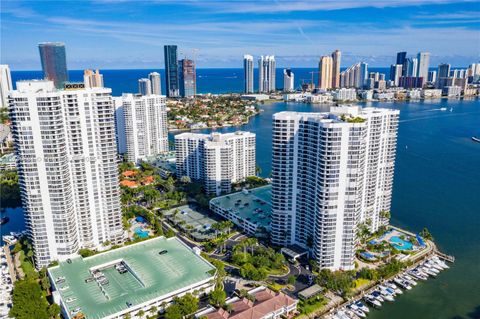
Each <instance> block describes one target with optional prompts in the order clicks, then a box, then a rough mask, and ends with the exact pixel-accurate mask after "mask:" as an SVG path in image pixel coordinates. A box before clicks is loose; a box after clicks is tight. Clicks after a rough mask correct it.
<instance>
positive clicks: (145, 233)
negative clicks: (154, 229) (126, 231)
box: [135, 227, 148, 238]
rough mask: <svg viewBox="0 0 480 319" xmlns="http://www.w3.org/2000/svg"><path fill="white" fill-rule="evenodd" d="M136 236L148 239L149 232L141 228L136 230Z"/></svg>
mask: <svg viewBox="0 0 480 319" xmlns="http://www.w3.org/2000/svg"><path fill="white" fill-rule="evenodd" d="M135 234H136V235H137V236H138V237H140V238H148V231H146V230H143V229H142V228H141V227H137V228H135Z"/></svg>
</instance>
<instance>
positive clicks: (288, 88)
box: [283, 69, 295, 92]
mask: <svg viewBox="0 0 480 319" xmlns="http://www.w3.org/2000/svg"><path fill="white" fill-rule="evenodd" d="M294 90H295V75H294V74H293V72H292V70H291V69H284V70H283V91H284V92H292V91H294Z"/></svg>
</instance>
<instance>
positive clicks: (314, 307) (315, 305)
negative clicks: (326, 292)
mask: <svg viewBox="0 0 480 319" xmlns="http://www.w3.org/2000/svg"><path fill="white" fill-rule="evenodd" d="M327 303H328V301H327V299H326V298H323V297H320V300H316V301H314V302H311V301H310V302H307V301H301V302H300V305H299V310H300V312H301V313H302V314H305V315H308V314H312V313H315V312H318V311H320V310H321V309H322V308H323V307H324V306H325V305H326V304H327Z"/></svg>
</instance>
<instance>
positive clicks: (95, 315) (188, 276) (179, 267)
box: [48, 237, 215, 319]
mask: <svg viewBox="0 0 480 319" xmlns="http://www.w3.org/2000/svg"><path fill="white" fill-rule="evenodd" d="M162 250H167V251H168V252H167V253H166V254H163V255H160V254H159V253H158V252H159V251H162ZM119 261H123V262H124V263H125V264H126V265H127V268H128V269H129V271H128V272H126V273H124V274H120V273H119V272H118V271H116V270H115V268H113V266H111V267H107V268H106V269H104V270H102V272H103V274H104V275H105V277H106V278H107V279H108V281H109V284H108V285H105V286H102V287H103V292H102V289H101V287H100V286H99V284H98V283H97V282H96V281H92V282H89V283H86V282H85V279H86V278H88V277H91V270H92V269H97V268H102V267H104V266H105V265H109V264H113V263H118V262H119ZM214 271H215V267H214V266H212V265H211V264H210V263H208V262H207V261H206V260H205V259H203V258H202V257H200V256H198V255H196V254H195V253H194V252H193V251H192V250H190V249H189V248H188V247H187V246H185V245H184V244H183V243H182V242H181V241H180V240H179V239H177V238H176V237H173V238H168V239H166V238H165V237H157V238H153V239H150V240H146V241H143V242H140V243H137V244H133V245H129V246H124V247H122V248H119V249H115V250H111V251H108V252H105V253H100V254H98V255H94V256H92V257H87V258H82V257H78V258H74V259H72V260H71V263H67V262H60V264H59V265H58V266H55V267H51V268H49V269H48V272H49V274H50V278H51V282H52V286H54V287H55V290H56V291H57V292H58V293H59V294H60V296H61V299H62V303H63V305H64V306H65V308H66V310H67V311H68V312H70V311H71V310H72V309H75V308H77V307H80V308H81V312H82V313H83V314H84V315H85V316H86V318H89V319H100V318H104V317H106V316H109V315H113V314H116V313H119V312H121V311H124V310H126V309H127V308H128V306H127V303H131V304H132V306H135V305H139V304H142V303H145V302H148V301H150V300H153V299H157V298H160V297H162V296H165V295H167V294H170V293H174V292H176V291H178V290H181V289H183V288H184V287H188V286H190V285H194V284H197V283H200V282H203V281H208V280H210V279H211V278H213V272H214ZM59 277H65V282H64V283H61V284H56V283H55V280H56V278H59ZM62 287H68V288H65V289H63V290H61V288H62ZM69 297H75V298H76V300H75V301H73V302H70V303H67V302H66V299H67V298H69Z"/></svg>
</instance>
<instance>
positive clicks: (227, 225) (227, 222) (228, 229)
mask: <svg viewBox="0 0 480 319" xmlns="http://www.w3.org/2000/svg"><path fill="white" fill-rule="evenodd" d="M224 224H225V228H226V229H227V233H228V234H230V231H231V230H232V227H233V226H234V224H233V222H232V221H231V220H227V221H225V222H224Z"/></svg>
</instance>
